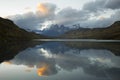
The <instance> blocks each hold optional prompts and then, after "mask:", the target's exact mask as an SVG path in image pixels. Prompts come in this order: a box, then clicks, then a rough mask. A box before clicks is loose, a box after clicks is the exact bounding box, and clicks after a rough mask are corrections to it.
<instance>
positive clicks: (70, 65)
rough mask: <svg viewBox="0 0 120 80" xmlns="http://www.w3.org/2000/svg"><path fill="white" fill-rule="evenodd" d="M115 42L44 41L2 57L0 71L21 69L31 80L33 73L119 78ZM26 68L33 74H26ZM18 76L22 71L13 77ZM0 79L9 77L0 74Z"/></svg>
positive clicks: (68, 79)
mask: <svg viewBox="0 0 120 80" xmlns="http://www.w3.org/2000/svg"><path fill="white" fill-rule="evenodd" d="M85 44H86V45H85ZM98 44H99V45H98ZM112 46H114V47H112ZM118 46H120V45H119V44H118V43H117V44H114V43H109V44H108V43H107V45H106V43H88V45H87V43H80V42H70V43H67V42H62V43H61V42H46V43H44V44H41V45H36V46H35V47H32V48H30V47H29V48H27V49H25V50H23V51H20V52H19V53H18V54H17V55H16V56H14V58H13V59H11V60H7V61H4V62H3V63H2V64H1V66H3V67H0V71H2V72H3V73H6V74H8V73H7V72H5V71H8V70H9V71H11V72H13V73H14V75H17V74H18V73H17V71H20V70H21V71H20V74H24V75H23V78H24V80H33V78H32V77H33V76H34V80H39V79H41V80H46V79H49V80H61V79H62V80H79V79H82V80H88V79H90V80H119V79H120V77H119V74H120V63H119V61H120V57H119V56H116V53H117V55H118V52H119V50H120V49H119V47H118ZM113 52H115V54H114V53H113ZM8 67H9V68H10V69H9V68H8ZM13 69H14V70H16V71H15V72H14V71H12V70H13ZM22 71H24V72H22ZM26 72H27V74H26ZM28 72H29V73H31V74H33V75H31V76H30V75H28ZM3 73H1V72H0V74H3ZM9 75H10V74H9ZM19 76H22V75H18V76H17V77H16V76H13V77H14V79H18V80H21V78H20V77H19ZM39 76H42V77H39ZM1 77H2V78H1ZM6 77H7V76H6ZM0 79H2V80H9V78H8V79H7V78H5V77H3V76H0ZM11 79H12V78H11Z"/></svg>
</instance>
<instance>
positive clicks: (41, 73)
mask: <svg viewBox="0 0 120 80" xmlns="http://www.w3.org/2000/svg"><path fill="white" fill-rule="evenodd" d="M47 70H48V66H47V65H44V66H43V67H41V68H39V69H38V70H37V72H38V75H39V76H45V75H46V73H45V72H46V71H47Z"/></svg>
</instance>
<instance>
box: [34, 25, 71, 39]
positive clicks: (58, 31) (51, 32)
mask: <svg viewBox="0 0 120 80" xmlns="http://www.w3.org/2000/svg"><path fill="white" fill-rule="evenodd" d="M70 30H71V29H70V28H68V27H65V26H64V25H60V26H59V25H57V24H55V25H51V26H50V28H46V29H44V30H34V31H33V32H35V33H37V34H43V35H46V36H51V37H57V36H60V35H62V34H64V33H65V32H68V31H70Z"/></svg>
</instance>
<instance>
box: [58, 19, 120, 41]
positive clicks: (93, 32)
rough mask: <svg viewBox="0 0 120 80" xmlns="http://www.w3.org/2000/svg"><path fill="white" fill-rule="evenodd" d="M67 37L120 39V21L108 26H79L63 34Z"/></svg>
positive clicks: (63, 36)
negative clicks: (91, 27)
mask: <svg viewBox="0 0 120 80" xmlns="http://www.w3.org/2000/svg"><path fill="white" fill-rule="evenodd" d="M60 38H67V39H115V40H120V21H116V22H115V23H114V24H112V25H111V26H109V27H106V28H93V29H90V28H79V29H76V30H71V31H69V32H66V33H65V34H64V35H61V36H60Z"/></svg>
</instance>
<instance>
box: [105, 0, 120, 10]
mask: <svg viewBox="0 0 120 80" xmlns="http://www.w3.org/2000/svg"><path fill="white" fill-rule="evenodd" d="M105 7H107V8H110V9H120V0H107V2H106V3H105Z"/></svg>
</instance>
